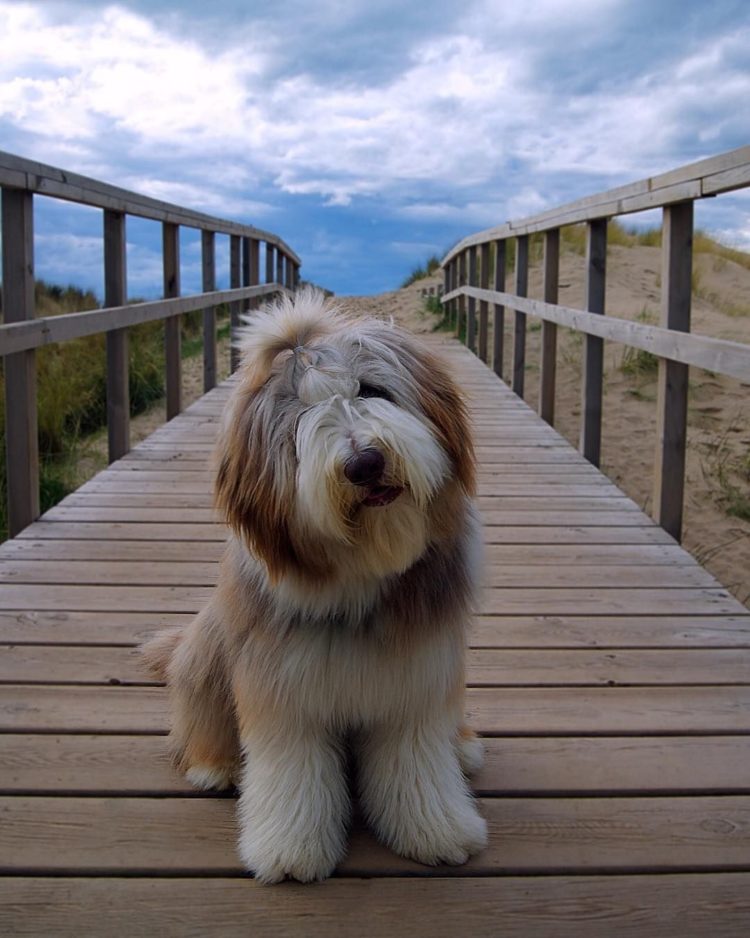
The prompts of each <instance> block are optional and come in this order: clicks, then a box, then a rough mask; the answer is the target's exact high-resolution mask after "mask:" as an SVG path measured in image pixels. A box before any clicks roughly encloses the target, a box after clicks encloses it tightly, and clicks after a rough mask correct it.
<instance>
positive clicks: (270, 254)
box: [266, 241, 275, 283]
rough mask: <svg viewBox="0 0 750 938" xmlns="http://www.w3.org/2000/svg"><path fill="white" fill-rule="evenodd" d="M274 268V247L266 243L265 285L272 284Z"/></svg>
mask: <svg viewBox="0 0 750 938" xmlns="http://www.w3.org/2000/svg"><path fill="white" fill-rule="evenodd" d="M274 266H275V260H274V246H273V245H272V244H269V243H268V241H266V283H273V272H274Z"/></svg>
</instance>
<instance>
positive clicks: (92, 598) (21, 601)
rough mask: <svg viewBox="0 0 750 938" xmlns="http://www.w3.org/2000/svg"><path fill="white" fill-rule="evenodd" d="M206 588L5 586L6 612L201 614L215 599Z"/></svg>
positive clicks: (4, 601)
mask: <svg viewBox="0 0 750 938" xmlns="http://www.w3.org/2000/svg"><path fill="white" fill-rule="evenodd" d="M211 592H212V590H211V588H210V587H206V586H195V587H190V586H180V587H177V586H143V587H140V586H117V587H114V586H113V587H111V588H108V587H106V586H68V585H62V586H56V585H50V586H48V587H47V589H44V590H40V589H39V587H38V586H35V585H33V584H31V585H28V586H23V585H20V584H13V583H8V584H6V585H5V586H3V605H4V606H5V607H6V609H18V610H21V609H35V610H43V609H46V610H49V611H54V610H56V609H67V610H71V611H80V612H86V611H88V612H92V611H101V612H116V611H117V610H118V609H123V610H127V611H129V612H150V611H153V612H193V613H194V612H198V610H199V609H200V608H201V607H202V606H203V605H205V603H207V602H208V600H209V599H210V597H211Z"/></svg>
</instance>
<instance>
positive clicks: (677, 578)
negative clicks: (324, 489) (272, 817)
mask: <svg viewBox="0 0 750 938" xmlns="http://www.w3.org/2000/svg"><path fill="white" fill-rule="evenodd" d="M92 543H93V542H92ZM217 576H218V564H217V563H208V562H207V561H206V560H205V559H200V560H192V561H189V560H180V561H178V562H175V561H168V560H162V559H154V560H149V561H141V560H129V561H127V562H125V561H123V560H116V561H111V560H100V559H98V558H96V559H89V560H86V559H81V560H73V559H68V557H67V552H65V551H64V550H61V551H60V553H59V556H58V557H57V558H56V559H52V560H48V561H44V560H26V559H23V558H18V559H17V558H13V559H10V558H8V559H6V560H4V561H3V563H2V564H0V583H39V584H46V585H53V584H62V583H70V584H76V585H78V586H91V585H102V586H117V585H130V586H167V585H169V586H212V585H213V584H214V583H215V582H216V578H217ZM485 582H486V583H487V584H488V585H491V586H492V587H493V588H504V587H524V588H526V587H528V588H536V589H539V590H542V589H550V588H553V587H554V588H560V587H570V586H571V584H575V586H576V588H583V587H597V588H610V587H618V588H626V587H631V586H632V587H639V588H649V589H655V588H661V589H664V590H669V589H677V588H687V587H698V586H700V587H711V588H713V587H718V588H721V584H720V583H719V582H718V581H717V580H716V578H715V577H713V576H712V575H711V574H710V573H709V572H708V571H707V570H704V569H703V568H702V567H700V566H698V565H697V564H693V565H685V566H676V565H670V566H663V565H662V566H658V565H657V566H655V567H651V566H643V565H641V566H635V567H630V566H628V565H622V564H620V565H616V564H605V565H596V566H591V567H588V566H577V565H575V564H571V563H567V562H566V561H565V559H564V558H563V559H562V561H561V562H560V563H559V564H557V565H555V566H552V567H549V568H547V567H545V568H544V569H540V568H539V565H536V566H534V565H526V564H522V563H519V562H518V561H516V562H514V563H501V562H499V561H489V562H487V563H486V564H485Z"/></svg>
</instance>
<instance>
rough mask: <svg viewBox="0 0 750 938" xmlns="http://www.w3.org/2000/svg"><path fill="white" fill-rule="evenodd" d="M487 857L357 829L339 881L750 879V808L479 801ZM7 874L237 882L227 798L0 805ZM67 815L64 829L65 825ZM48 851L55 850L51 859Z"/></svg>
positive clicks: (742, 802)
mask: <svg viewBox="0 0 750 938" xmlns="http://www.w3.org/2000/svg"><path fill="white" fill-rule="evenodd" d="M480 806H481V810H482V812H483V814H484V815H485V817H486V818H487V821H488V824H489V828H490V842H489V846H488V847H487V848H486V849H485V850H484V851H483V852H482V853H481V854H479V855H478V856H476V857H473V858H472V859H470V860H469V861H468V863H467V864H466V865H465V866H462V867H445V866H439V867H424V866H422V865H421V864H418V863H414V862H413V861H411V860H406V859H404V858H402V857H399V856H397V855H396V854H393V853H392V852H391V851H390V850H388V849H387V848H385V847H383V846H381V845H380V844H378V843H376V842H375V840H374V838H373V837H372V835H371V834H370V833H369V832H368V831H366V830H363V829H361V828H358V827H355V829H354V830H353V831H352V834H351V835H350V840H349V850H348V853H347V855H346V857H345V858H344V860H343V861H342V862H341V864H340V865H339V872H340V873H341V874H342V875H346V876H361V875H373V874H376V875H381V876H394V875H401V874H404V873H412V874H414V873H419V874H421V875H424V876H435V875H438V876H447V875H459V876H467V875H471V874H472V873H482V874H484V875H498V874H500V873H501V872H502V873H504V874H507V873H527V872H534V873H556V872H558V871H559V870H561V869H567V870H570V871H574V872H580V873H585V872H589V873H595V872H596V873H598V872H617V871H619V872H632V871H645V870H651V871H654V872H655V871H659V872H666V871H678V870H685V871H696V870H705V871H717V872H719V871H730V870H742V871H747V870H750V798H748V797H747V796H741V795H740V796H732V795H727V796H723V797H715V796H706V797H690V796H686V797H682V798H658V799H657V798H635V797H633V798H626V797H617V798H605V799H601V798H600V799H587V798H554V799H548V798H513V799H502V798H492V799H482V800H481V802H480ZM0 810H2V812H3V825H2V827H0V845H2V848H3V849H2V850H0V855H2V856H4V857H5V860H4V863H3V865H4V868H5V871H6V872H13V871H16V872H19V873H25V874H28V873H30V872H48V873H51V872H55V873H68V874H70V873H71V872H72V871H76V872H77V873H79V874H83V873H88V874H91V873H98V874H101V873H105V872H126V871H134V872H135V871H137V872H139V873H141V874H143V873H145V872H166V871H171V872H172V873H174V872H175V871H182V872H183V873H190V872H193V873H201V872H208V871H214V872H219V873H225V874H226V873H230V872H239V870H240V865H239V860H238V859H237V856H236V852H235V840H236V833H235V831H236V825H235V819H234V801H233V799H229V798H153V799H152V798H127V797H123V798H99V797H90V798H76V797H70V798H66V799H65V802H64V809H63V804H62V803H61V802H60V799H57V798H54V797H48V796H38V797H32V798H29V797H25V796H18V797H14V798H8V797H2V798H0ZM61 814H64V817H65V823H64V824H61V823H60V817H61ZM50 843H55V845H56V848H57V849H56V850H50V849H49V845H50Z"/></svg>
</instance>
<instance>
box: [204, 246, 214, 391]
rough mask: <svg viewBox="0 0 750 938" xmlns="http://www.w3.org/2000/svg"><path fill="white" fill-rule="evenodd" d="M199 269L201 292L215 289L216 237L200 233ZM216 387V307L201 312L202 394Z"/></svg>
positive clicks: (209, 291)
mask: <svg viewBox="0 0 750 938" xmlns="http://www.w3.org/2000/svg"><path fill="white" fill-rule="evenodd" d="M201 267H202V284H203V292H204V293H211V292H212V291H213V290H215V289H216V236H215V234H214V232H213V231H207V230H205V229H204V230H203V231H201ZM214 387H216V307H215V306H210V307H208V309H204V310H203V393H204V394H205V393H206V392H207V391H210V390H211V388H214Z"/></svg>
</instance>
